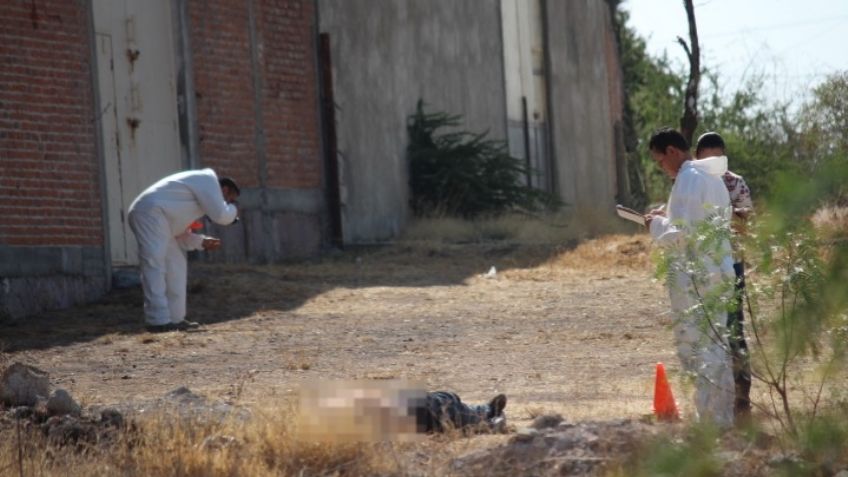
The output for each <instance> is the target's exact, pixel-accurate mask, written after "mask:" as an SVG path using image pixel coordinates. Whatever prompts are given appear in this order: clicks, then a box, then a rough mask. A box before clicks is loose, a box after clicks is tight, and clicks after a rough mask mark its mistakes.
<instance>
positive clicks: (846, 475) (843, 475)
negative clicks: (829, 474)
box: [833, 469, 848, 477]
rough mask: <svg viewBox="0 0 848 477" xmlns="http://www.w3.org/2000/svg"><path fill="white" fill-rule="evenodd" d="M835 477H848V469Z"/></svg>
mask: <svg viewBox="0 0 848 477" xmlns="http://www.w3.org/2000/svg"><path fill="white" fill-rule="evenodd" d="M833 477H848V469H843V470H840V471H839V472H837V473H836V475H834V476H833Z"/></svg>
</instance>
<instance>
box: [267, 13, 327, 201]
mask: <svg viewBox="0 0 848 477" xmlns="http://www.w3.org/2000/svg"><path fill="white" fill-rule="evenodd" d="M260 3H261V9H260V19H259V20H260V21H259V22H258V23H259V25H258V27H259V31H260V34H261V41H262V55H263V58H262V62H263V86H264V91H263V94H262V98H263V106H264V110H263V112H264V119H263V121H264V123H265V129H266V134H267V138H268V139H267V141H268V142H267V154H268V179H269V180H268V183H269V184H268V185H269V186H271V187H287V188H295V189H301V188H317V187H321V162H320V156H319V143H318V138H319V130H318V98H317V94H318V93H317V91H318V90H317V88H318V78H317V77H316V68H315V58H316V57H315V37H314V35H315V32H314V25H313V23H314V18H315V11H314V2H312V1H309V0H262V1H261V2H260Z"/></svg>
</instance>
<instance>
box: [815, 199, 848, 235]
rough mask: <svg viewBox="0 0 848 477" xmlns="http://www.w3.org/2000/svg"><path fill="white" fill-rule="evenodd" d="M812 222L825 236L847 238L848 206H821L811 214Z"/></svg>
mask: <svg viewBox="0 0 848 477" xmlns="http://www.w3.org/2000/svg"><path fill="white" fill-rule="evenodd" d="M812 222H813V225H814V226H815V227H816V229H817V230H818V231H819V233H820V234H821V235H822V236H823V237H825V238H833V239H835V238H848V207H839V206H835V205H834V206H826V207H822V208H820V209H819V210H817V211H816V213H815V214H813V217H812Z"/></svg>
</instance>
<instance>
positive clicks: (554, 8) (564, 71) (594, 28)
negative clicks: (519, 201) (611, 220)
mask: <svg viewBox="0 0 848 477" xmlns="http://www.w3.org/2000/svg"><path fill="white" fill-rule="evenodd" d="M546 3H547V22H548V23H547V30H548V48H549V61H550V98H551V99H550V104H551V119H552V132H553V149H554V155H555V157H556V162H555V168H556V170H555V177H556V186H557V189H558V192H559V195H560V197H561V198H562V199H563V200H564V201H566V202H567V203H568V204H570V205H571V206H574V207H580V208H592V209H602V210H607V211H609V210H612V209H611V208H612V207H613V206H614V204H615V200H616V194H617V192H618V185H617V180H616V152H615V134H614V128H613V124H614V123H613V118H615V117H616V116H617V115H618V114H619V113H615V112H614V111H613V110H614V109H615V107H616V105H615V104H613V103H611V98H610V94H611V91H613V89H614V88H611V87H610V80H611V78H610V73H609V71H608V66H609V65H608V61H607V54H608V52H609V51H610V49H609V48H608V42H609V40H610V36H609V33H610V29H611V22H610V12H609V7H608V6H607V3H606V2H605V1H603V0H568V1H558V0H549V1H547V2H546ZM616 74H617V73H616ZM616 104H619V108H620V103H616Z"/></svg>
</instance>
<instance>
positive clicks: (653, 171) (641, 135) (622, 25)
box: [615, 9, 685, 202]
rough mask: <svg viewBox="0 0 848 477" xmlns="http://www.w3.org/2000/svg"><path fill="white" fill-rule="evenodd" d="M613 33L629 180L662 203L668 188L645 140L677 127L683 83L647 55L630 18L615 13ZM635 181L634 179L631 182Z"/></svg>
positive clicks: (666, 66)
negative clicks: (622, 93) (662, 129)
mask: <svg viewBox="0 0 848 477" xmlns="http://www.w3.org/2000/svg"><path fill="white" fill-rule="evenodd" d="M615 17H616V30H617V37H618V41H619V52H620V57H621V65H622V72H623V82H624V91H625V95H626V102H625V117H626V120H627V122H628V123H629V130H628V133H629V134H627V136H629V141H628V142H629V144H628V150H629V151H630V152H631V154H632V156H631V160H630V161H628V163H629V164H630V165H631V170H630V171H629V172H630V174H631V177H635V181H638V182H640V183H641V185H642V189H643V190H645V191H646V193H647V197H648V200H650V201H651V202H659V201H664V200H665V198H666V197H667V196H668V191H669V189H670V185H669V183H668V180H667V179H666V178H665V174H664V173H663V172H662V171H661V170H660V169H659V168H658V167H657V166H656V165H655V164H654V162H653V161H652V160H651V156H650V154H649V151H648V145H647V142H648V137H649V136H650V135H651V133H652V132H653V131H654V130H655V129H657V128H659V127H660V126H664V125H669V124H677V122H678V120H679V119H680V114H681V112H682V104H683V95H684V88H685V79H684V76H683V75H682V73H679V72H675V71H674V70H673V69H672V67H671V65H670V63H669V61H668V59H667V58H666V57H662V58H654V57H652V56H650V55H649V54H648V49H647V44H646V42H645V40H644V38H642V37H641V36H639V34H638V33H636V32H635V31H634V30H633V29H632V28H631V27H630V26H629V25H628V21H629V14H628V13H627V12H626V11H624V10H621V9H619V10H618V11H617V12H616V15H615ZM631 181H634V179H631Z"/></svg>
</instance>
